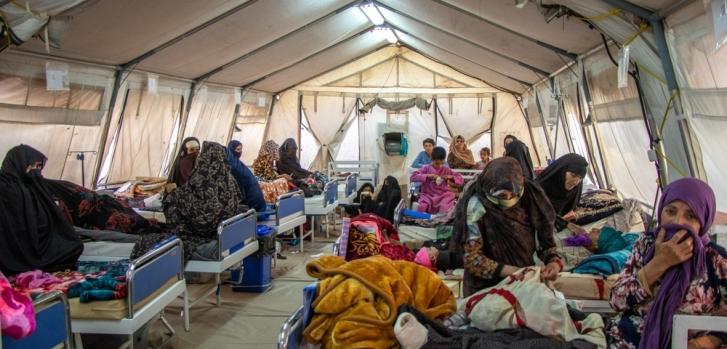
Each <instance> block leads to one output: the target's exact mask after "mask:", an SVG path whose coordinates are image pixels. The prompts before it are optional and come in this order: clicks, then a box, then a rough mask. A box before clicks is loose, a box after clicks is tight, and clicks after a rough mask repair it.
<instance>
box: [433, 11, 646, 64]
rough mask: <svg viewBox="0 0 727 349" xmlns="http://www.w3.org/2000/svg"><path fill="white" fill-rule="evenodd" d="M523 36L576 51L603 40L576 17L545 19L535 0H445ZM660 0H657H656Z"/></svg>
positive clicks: (579, 51) (591, 46) (588, 48)
mask: <svg viewBox="0 0 727 349" xmlns="http://www.w3.org/2000/svg"><path fill="white" fill-rule="evenodd" d="M443 1H445V2H447V3H450V4H452V5H455V6H458V7H460V8H462V9H464V10H466V11H469V12H470V13H473V14H476V15H477V16H480V17H482V18H485V19H487V20H488V21H491V22H493V23H496V24H497V25H500V26H503V27H507V28H509V29H510V30H512V31H515V32H517V33H520V34H522V35H524V36H527V37H529V38H532V39H534V40H539V41H542V42H546V43H548V44H551V45H554V46H556V47H559V48H562V49H565V50H568V51H570V52H573V53H584V52H586V51H588V50H590V49H591V48H593V47H594V46H596V45H598V43H599V42H600V36H599V34H598V32H596V31H595V30H592V29H590V28H588V24H586V23H584V22H583V21H581V20H580V19H579V18H577V17H560V18H557V19H554V20H553V21H551V22H550V23H548V22H546V21H545V19H544V18H543V15H542V14H541V13H540V11H539V10H538V8H537V6H536V4H535V3H533V2H531V3H529V4H527V6H525V7H524V8H522V9H519V8H517V7H515V6H513V2H512V1H510V0H495V1H492V0H490V1H479V0H443ZM657 1H658V0H657Z"/></svg>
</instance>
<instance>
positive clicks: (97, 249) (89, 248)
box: [82, 241, 134, 259]
mask: <svg viewBox="0 0 727 349" xmlns="http://www.w3.org/2000/svg"><path fill="white" fill-rule="evenodd" d="M133 249H134V243H125V242H107V241H92V242H86V243H84V244H83V255H82V256H83V257H112V258H122V259H128V258H129V257H130V256H131V251H132V250H133Z"/></svg>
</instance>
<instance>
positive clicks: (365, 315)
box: [303, 256, 456, 348]
mask: <svg viewBox="0 0 727 349" xmlns="http://www.w3.org/2000/svg"><path fill="white" fill-rule="evenodd" d="M306 270H307V272H308V275H310V276H313V277H315V278H317V279H319V280H320V282H319V284H318V293H317V297H316V300H315V301H314V302H313V312H314V315H313V318H312V320H311V322H310V324H309V325H308V326H307V327H306V328H305V331H304V332H303V335H304V337H305V339H306V340H307V341H308V342H311V343H320V344H322V345H323V347H324V348H392V347H395V346H397V340H396V337H395V335H394V331H393V324H394V321H395V320H396V316H397V309H398V308H399V306H401V305H402V304H410V305H412V306H414V307H415V308H416V309H418V310H419V311H421V312H422V313H424V314H425V315H427V316H428V317H430V318H433V319H441V318H445V317H447V316H449V315H451V314H452V313H454V310H455V308H456V305H455V301H454V296H453V295H452V292H451V291H450V290H449V288H447V286H446V285H445V284H444V283H443V282H442V281H441V280H440V279H439V277H437V275H436V274H434V273H433V272H431V271H430V270H428V269H426V268H424V267H421V266H419V265H416V264H414V263H411V262H405V261H392V260H390V259H388V258H385V257H382V256H375V257H369V258H365V259H358V260H355V261H352V262H348V263H346V262H345V261H344V260H343V259H342V258H340V257H335V256H324V257H321V258H320V259H318V260H315V261H312V262H310V263H308V265H307V266H306Z"/></svg>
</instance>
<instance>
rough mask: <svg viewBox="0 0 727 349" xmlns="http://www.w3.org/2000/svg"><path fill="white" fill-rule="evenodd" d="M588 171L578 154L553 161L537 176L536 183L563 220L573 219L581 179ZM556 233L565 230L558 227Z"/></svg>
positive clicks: (581, 184)
mask: <svg viewBox="0 0 727 349" xmlns="http://www.w3.org/2000/svg"><path fill="white" fill-rule="evenodd" d="M587 170H588V161H586V159H585V158H584V157H582V156H580V155H578V154H566V155H563V156H561V157H560V158H558V160H555V162H553V163H552V164H550V165H549V166H548V167H546V168H545V170H544V171H543V172H542V173H541V174H540V175H539V176H538V178H537V179H536V181H537V182H538V184H540V187H541V188H543V191H545V195H547V196H548V200H550V203H551V204H552V205H553V209H555V214H556V215H558V216H562V217H563V218H564V220H566V221H570V220H573V219H575V211H574V210H575V208H576V205H578V200H580V198H581V192H582V191H583V177H585V175H586V171H587ZM558 222H561V221H560V220H558V221H556V229H557V230H558V231H560V230H563V229H565V228H566V227H565V226H559V224H558Z"/></svg>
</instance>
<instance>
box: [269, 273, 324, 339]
mask: <svg viewBox="0 0 727 349" xmlns="http://www.w3.org/2000/svg"><path fill="white" fill-rule="evenodd" d="M317 289H318V283H313V284H310V285H308V286H306V287H304V288H303V305H302V306H301V307H300V308H298V309H297V310H296V311H295V312H294V313H293V315H291V316H290V317H289V318H288V319H287V320H285V322H284V323H283V326H282V327H281V328H280V334H279V335H278V349H298V347H299V344H300V342H301V340H302V338H303V330H304V329H305V326H307V325H308V323H310V320H311V318H312V317H313V307H312V304H313V301H314V300H315V298H316V292H317Z"/></svg>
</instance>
